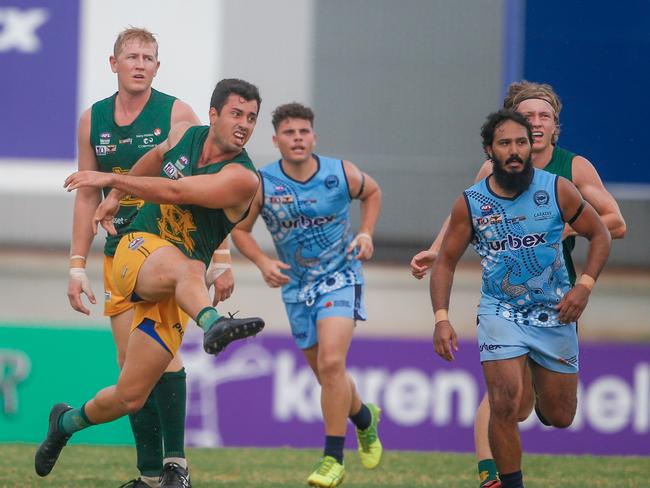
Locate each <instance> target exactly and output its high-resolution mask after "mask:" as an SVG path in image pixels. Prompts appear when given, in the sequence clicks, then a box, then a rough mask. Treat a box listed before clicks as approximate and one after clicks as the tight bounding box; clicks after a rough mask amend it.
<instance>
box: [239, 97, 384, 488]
mask: <svg viewBox="0 0 650 488" xmlns="http://www.w3.org/2000/svg"><path fill="white" fill-rule="evenodd" d="M313 122H314V113H313V112H312V110H311V109H309V108H308V107H305V106H303V105H301V104H298V103H290V104H286V105H282V106H280V107H278V108H277V109H276V110H275V111H274V113H273V127H274V129H275V135H274V136H273V143H274V144H275V146H276V147H277V148H278V149H279V150H280V154H281V156H282V158H281V159H280V160H278V161H275V162H273V163H270V164H268V165H267V166H265V167H263V168H262V169H261V170H260V174H261V176H262V185H261V187H260V189H259V190H258V192H257V194H256V196H255V201H254V202H253V205H252V207H251V211H250V214H249V216H248V217H247V218H246V220H244V221H243V222H242V223H240V224H239V225H238V226H237V227H236V228H235V229H234V230H233V232H232V239H233V242H234V243H235V245H236V246H237V247H238V248H239V250H240V251H241V252H242V253H243V254H244V255H245V256H246V257H247V258H248V259H250V260H251V261H253V262H254V263H255V264H256V265H257V267H258V268H259V269H260V271H261V272H262V276H263V277H264V280H265V281H266V283H267V284H268V285H269V286H271V287H280V286H281V287H282V299H283V301H284V303H285V306H286V310H287V315H288V317H289V322H290V324H291V332H292V334H293V337H294V340H295V341H296V344H297V346H298V347H299V348H300V349H302V351H303V353H304V355H305V358H306V360H307V362H308V363H309V365H310V366H311V368H312V370H313V371H314V374H315V375H316V378H317V379H318V381H319V383H320V385H321V387H322V393H321V405H322V409H323V418H324V421H325V435H326V437H325V449H324V453H323V457H322V458H321V460H320V462H319V463H318V465H317V467H316V469H315V470H314V472H313V473H311V475H310V476H309V477H308V479H307V482H308V483H309V484H310V485H311V486H321V487H331V486H338V485H339V484H340V483H341V482H342V481H343V478H344V476H345V468H344V465H343V447H344V442H345V431H346V426H347V418H350V419H351V420H352V422H353V423H354V424H355V426H356V429H357V439H358V443H359V454H360V456H361V461H362V463H363V465H364V467H366V468H368V469H372V468H375V467H376V466H377V465H378V464H379V462H380V459H381V455H382V446H381V442H380V441H379V438H378V437H377V422H378V421H379V414H380V409H379V408H377V407H376V406H375V405H372V404H363V403H362V402H361V399H360V397H359V394H358V393H357V391H356V388H355V385H354V382H353V381H352V379H351V377H350V376H349V374H348V373H347V371H346V367H345V363H346V356H347V353H348V349H349V346H350V342H351V340H352V333H353V331H354V327H355V323H356V321H357V320H365V319H366V316H365V310H364V306H363V275H362V273H361V261H363V260H367V259H370V258H371V257H372V254H373V242H372V233H373V230H374V227H375V223H376V221H377V218H378V216H379V211H380V206H381V190H380V188H379V185H378V184H377V183H376V182H375V180H374V179H373V178H371V177H370V176H368V175H367V174H365V173H363V172H361V171H360V170H359V169H358V168H357V167H356V166H355V165H354V164H352V163H350V162H349V161H342V160H340V159H332V158H328V157H325V156H322V155H317V154H315V153H314V152H313V149H314V145H315V143H316V134H315V133H314V128H313ZM353 199H358V200H360V201H361V224H360V228H359V232H358V233H357V234H356V236H353V232H352V230H351V225H350V219H349V207H350V202H351V201H352V200H353ZM260 213H261V215H262V219H263V220H264V222H265V224H266V227H267V229H268V230H269V232H270V233H271V235H272V237H273V242H274V244H275V249H276V251H277V254H278V258H279V259H273V258H271V257H269V256H268V255H266V254H265V253H264V252H263V251H262V250H261V249H260V247H259V245H258V244H257V242H256V241H255V239H254V238H253V237H252V235H251V230H252V228H253V224H254V223H255V220H256V218H257V216H258V215H259V214H260Z"/></svg>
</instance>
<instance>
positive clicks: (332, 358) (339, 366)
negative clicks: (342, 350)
mask: <svg viewBox="0 0 650 488" xmlns="http://www.w3.org/2000/svg"><path fill="white" fill-rule="evenodd" d="M344 374H345V356H340V355H338V354H325V355H323V356H320V357H319V358H318V377H319V378H320V379H321V381H327V380H328V379H329V378H333V377H338V376H340V375H344Z"/></svg>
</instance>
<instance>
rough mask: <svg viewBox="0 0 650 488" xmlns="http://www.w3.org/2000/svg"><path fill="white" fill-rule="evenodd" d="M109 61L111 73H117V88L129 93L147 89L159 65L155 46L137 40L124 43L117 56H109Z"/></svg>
mask: <svg viewBox="0 0 650 488" xmlns="http://www.w3.org/2000/svg"><path fill="white" fill-rule="evenodd" d="M110 62H111V69H112V70H113V73H117V83H118V86H119V89H120V90H126V91H128V92H131V93H137V92H142V91H146V90H148V89H149V88H150V87H151V83H152V82H153V79H154V77H155V76H156V74H157V73H158V67H159V66H160V62H159V61H158V58H157V57H156V46H155V45H154V44H152V43H150V42H140V41H138V40H133V41H131V42H127V43H126V44H124V46H122V51H120V53H119V54H118V55H117V57H115V56H111V58H110Z"/></svg>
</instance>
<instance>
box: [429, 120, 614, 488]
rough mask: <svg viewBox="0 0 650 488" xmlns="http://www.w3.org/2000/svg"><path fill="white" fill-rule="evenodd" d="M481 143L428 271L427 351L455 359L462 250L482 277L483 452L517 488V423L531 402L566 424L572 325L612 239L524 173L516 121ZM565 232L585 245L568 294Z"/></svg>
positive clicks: (572, 199)
mask: <svg viewBox="0 0 650 488" xmlns="http://www.w3.org/2000/svg"><path fill="white" fill-rule="evenodd" d="M481 136H482V137H483V147H484V149H485V152H486V154H487V156H488V158H489V159H490V160H491V161H492V163H493V173H492V174H491V175H490V176H488V177H486V178H484V179H482V180H481V181H479V182H478V183H476V184H475V185H474V186H472V187H470V188H468V189H467V190H465V192H463V195H462V196H460V197H459V198H458V199H457V200H456V202H455V203H454V206H453V209H452V212H451V219H450V223H449V229H448V231H447V233H446V234H445V237H444V240H443V243H442V247H441V251H440V254H439V255H438V258H437V259H436V261H435V263H434V266H433V268H432V270H431V301H432V304H433V308H434V311H435V328H434V348H435V351H436V353H437V354H438V355H440V356H441V357H443V358H444V359H446V360H448V361H452V360H453V359H454V351H455V350H457V349H458V346H457V339H456V333H455V331H454V328H453V327H452V325H451V323H450V322H449V318H448V313H447V311H448V308H449V296H450V292H451V284H452V280H453V275H454V271H455V268H456V264H457V263H458V260H459V259H460V257H461V256H462V255H463V253H464V251H465V250H466V248H467V246H468V245H469V244H470V242H471V243H473V245H474V247H475V249H476V252H477V253H478V254H479V256H481V258H482V260H481V265H482V267H483V286H482V290H481V301H480V304H479V309H478V328H477V335H478V343H479V350H480V358H481V363H482V366H483V373H484V376H485V380H486V384H487V388H488V397H489V401H490V410H491V416H490V423H489V427H488V433H489V440H490V447H491V449H492V452H493V454H494V459H495V460H496V463H497V467H498V469H499V472H500V477H501V485H502V487H503V488H522V487H523V486H524V484H523V475H522V472H521V443H520V439H519V430H518V426H517V422H518V419H519V418H521V416H522V412H528V411H530V408H531V405H532V403H533V402H534V401H535V396H537V402H538V403H537V407H538V410H539V415H540V417H541V418H544V419H545V420H546V421H547V422H548V423H549V424H550V425H553V426H554V427H559V428H565V427H568V426H569V425H571V423H572V422H573V418H574V416H575V411H576V405H577V385H578V338H577V330H576V321H577V320H578V318H579V317H580V315H581V314H582V312H583V310H584V309H585V307H586V305H587V301H588V299H589V295H590V293H591V289H592V288H593V286H594V284H595V281H596V279H597V278H598V275H599V274H600V271H601V270H602V268H603V266H604V265H605V263H606V261H607V257H608V255H609V249H610V243H611V237H610V235H609V232H608V231H607V228H606V227H605V225H604V224H603V223H602V221H601V219H600V218H599V217H598V214H597V213H596V211H595V210H594V209H593V207H591V206H590V205H589V204H588V203H587V202H585V201H584V200H583V199H582V196H581V195H580V193H579V192H578V190H577V189H576V188H575V186H573V184H571V183H570V182H569V181H568V180H566V179H565V178H563V177H558V176H556V175H553V174H551V173H548V172H546V171H543V170H539V169H535V168H534V167H533V165H532V161H531V148H532V144H533V132H532V128H531V125H530V123H529V122H528V121H527V119H526V118H525V117H524V116H523V115H521V114H519V113H517V112H514V111H511V110H501V111H499V112H496V113H493V114H491V115H490V116H489V117H488V119H487V121H486V123H485V124H484V125H483V128H482V130H481ZM565 223H568V224H570V225H571V226H572V227H573V228H574V229H575V231H576V232H577V233H579V234H580V235H582V236H584V237H586V238H587V239H588V240H589V250H588V255H587V261H586V263H585V266H584V269H583V274H582V275H581V276H580V278H579V279H578V280H577V282H576V284H575V286H573V287H572V286H571V283H570V280H569V275H568V272H567V268H566V265H565V263H564V256H563V254H562V246H561V244H562V235H563V230H564V226H565ZM527 365H528V367H529V368H530V372H528V369H527ZM528 375H532V384H531V381H530V379H529V377H528Z"/></svg>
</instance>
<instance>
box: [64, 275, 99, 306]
mask: <svg viewBox="0 0 650 488" xmlns="http://www.w3.org/2000/svg"><path fill="white" fill-rule="evenodd" d="M82 293H84V294H85V295H86V296H87V297H88V301H90V303H92V304H93V305H95V304H96V303H97V300H96V299H95V294H94V293H93V290H92V288H91V287H90V280H89V279H88V275H86V270H85V269H84V268H70V279H69V280H68V300H69V301H70V306H71V307H72V308H73V309H75V310H76V311H77V312H81V313H83V314H86V315H90V310H88V309H87V308H86V307H85V306H84V304H83V301H82V300H81V294H82Z"/></svg>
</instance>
